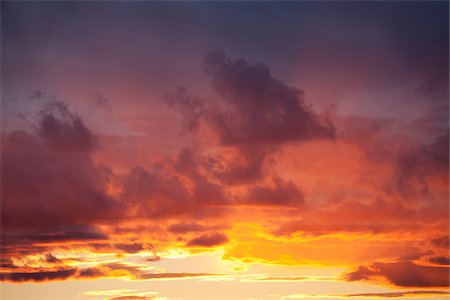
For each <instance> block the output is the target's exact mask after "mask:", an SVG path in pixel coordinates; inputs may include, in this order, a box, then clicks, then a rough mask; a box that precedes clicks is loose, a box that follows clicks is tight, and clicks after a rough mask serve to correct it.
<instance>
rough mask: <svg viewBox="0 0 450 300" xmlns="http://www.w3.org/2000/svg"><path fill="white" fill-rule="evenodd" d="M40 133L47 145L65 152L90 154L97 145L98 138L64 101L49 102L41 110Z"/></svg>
mask: <svg viewBox="0 0 450 300" xmlns="http://www.w3.org/2000/svg"><path fill="white" fill-rule="evenodd" d="M38 133H39V136H40V137H41V138H42V140H43V141H44V142H45V143H46V144H47V145H49V146H51V147H53V148H55V149H57V150H59V151H63V152H77V151H78V152H90V151H92V150H94V148H95V147H96V145H97V138H96V136H94V135H93V134H92V132H91V131H90V130H89V129H88V128H87V127H86V126H85V125H84V123H83V121H82V119H81V118H80V117H79V116H78V115H76V114H74V113H73V112H71V111H70V110H69V108H68V107H67V105H66V104H65V103H64V102H62V101H51V102H48V103H47V104H46V106H45V108H44V109H42V110H41V112H40V120H39V128H38Z"/></svg>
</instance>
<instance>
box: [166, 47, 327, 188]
mask: <svg viewBox="0 0 450 300" xmlns="http://www.w3.org/2000/svg"><path fill="white" fill-rule="evenodd" d="M204 70H205V72H206V73H207V74H209V75H210V76H211V77H212V79H213V87H214V89H215V91H216V92H217V93H218V94H219V95H220V98H219V102H218V103H217V105H215V104H211V103H212V101H207V99H203V98H200V97H196V96H193V95H191V94H189V93H188V92H187V90H186V89H184V88H181V89H178V90H177V91H176V93H175V94H173V95H170V96H167V97H166V98H167V100H168V103H169V104H170V105H171V106H172V107H173V108H174V109H175V110H176V111H178V112H179V113H180V114H181V115H182V117H183V120H184V121H183V122H184V123H183V124H184V126H185V127H186V128H187V129H188V130H189V131H191V132H194V133H196V134H197V135H202V134H205V132H209V133H210V134H212V137H211V138H209V140H210V142H213V141H216V142H217V143H218V145H219V146H221V147H224V149H226V148H230V147H231V148H232V149H234V151H235V152H237V153H236V157H235V158H234V159H230V160H229V161H228V163H225V162H226V159H223V157H221V159H220V165H218V164H216V165H215V166H213V168H212V169H214V171H213V172H212V173H213V174H214V175H215V177H216V178H218V179H220V180H221V181H222V182H224V183H227V184H242V183H246V182H253V181H255V180H257V179H260V178H261V177H262V176H263V173H264V170H263V164H264V161H265V158H266V157H267V155H269V154H271V153H273V152H274V151H276V150H277V149H279V147H280V146H281V145H283V144H286V143H289V142H300V141H310V140H317V139H330V140H333V139H334V138H335V128H334V125H333V124H332V122H331V121H330V120H328V119H326V118H323V117H320V116H319V115H317V114H316V113H315V112H314V111H313V110H312V107H311V106H310V105H307V104H306V103H305V102H304V99H303V92H302V91H300V90H298V89H296V88H294V87H290V86H288V85H286V84H285V83H283V82H281V81H279V80H277V79H275V78H273V77H272V75H271V73H270V70H269V68H268V67H267V66H266V65H263V64H256V65H251V64H250V63H248V62H247V61H246V60H244V59H238V60H231V59H229V58H228V57H227V56H226V55H225V54H224V53H223V52H222V51H215V52H213V53H210V54H208V55H207V56H206V58H205V60H204Z"/></svg>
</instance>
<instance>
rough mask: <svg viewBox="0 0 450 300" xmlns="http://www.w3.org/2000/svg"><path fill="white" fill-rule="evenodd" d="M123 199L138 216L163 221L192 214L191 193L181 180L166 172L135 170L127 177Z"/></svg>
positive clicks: (138, 168) (139, 168)
mask: <svg viewBox="0 0 450 300" xmlns="http://www.w3.org/2000/svg"><path fill="white" fill-rule="evenodd" d="M122 196H123V199H124V201H126V203H127V205H128V206H129V207H130V209H132V210H133V209H134V210H135V214H136V215H138V216H150V217H153V218H164V217H167V216H174V215H182V214H186V213H188V212H192V209H193V202H192V197H191V192H190V191H189V189H188V188H187V187H186V186H185V185H184V184H183V182H182V181H181V179H180V178H179V177H177V176H176V175H174V174H171V173H167V172H164V170H153V171H147V170H145V169H144V168H142V167H135V168H133V170H132V171H131V172H130V173H129V174H128V175H127V176H126V177H125V178H124V181H123V195H122Z"/></svg>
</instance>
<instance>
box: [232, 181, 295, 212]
mask: <svg viewBox="0 0 450 300" xmlns="http://www.w3.org/2000/svg"><path fill="white" fill-rule="evenodd" d="M273 182H274V186H273V187H271V186H258V185H255V186H253V187H251V188H250V189H249V192H248V195H247V196H246V197H245V199H244V200H243V201H242V202H241V203H244V204H250V205H252V204H254V205H258V206H265V205H267V206H294V207H298V206H301V205H302V204H303V202H304V196H303V193H302V192H301V191H300V189H299V188H298V187H297V186H296V185H295V184H294V183H293V182H292V181H284V180H282V179H281V178H278V177H275V178H274V179H273Z"/></svg>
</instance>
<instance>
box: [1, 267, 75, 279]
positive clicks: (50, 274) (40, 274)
mask: <svg viewBox="0 0 450 300" xmlns="http://www.w3.org/2000/svg"><path fill="white" fill-rule="evenodd" d="M76 271H77V269H75V268H72V269H61V270H55V271H36V272H15V273H0V280H1V281H9V282H26V281H34V282H42V281H50V280H65V279H68V278H70V277H72V276H74V275H75V273H76Z"/></svg>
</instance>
